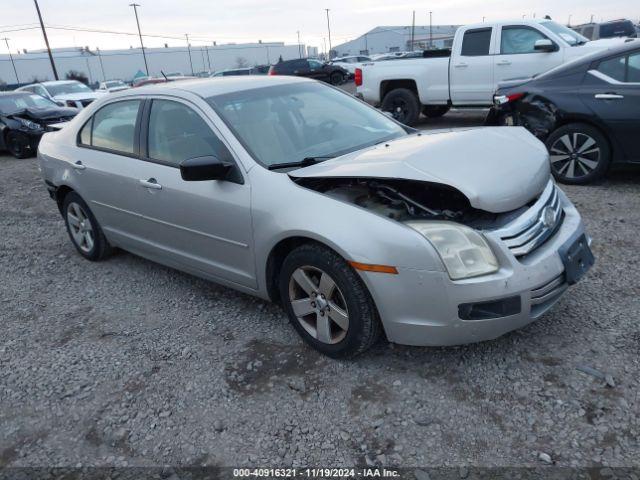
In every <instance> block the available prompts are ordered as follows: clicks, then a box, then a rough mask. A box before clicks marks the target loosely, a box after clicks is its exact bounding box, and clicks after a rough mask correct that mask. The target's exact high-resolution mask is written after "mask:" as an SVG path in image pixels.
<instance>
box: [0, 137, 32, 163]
mask: <svg viewBox="0 0 640 480" xmlns="http://www.w3.org/2000/svg"><path fill="white" fill-rule="evenodd" d="M6 145H7V150H9V153H10V154H11V155H13V156H14V157H16V158H19V159H23V158H29V157H30V156H31V155H32V151H31V146H30V145H29V139H28V138H27V137H26V136H25V135H23V134H21V133H19V132H9V133H8V134H7V138H6Z"/></svg>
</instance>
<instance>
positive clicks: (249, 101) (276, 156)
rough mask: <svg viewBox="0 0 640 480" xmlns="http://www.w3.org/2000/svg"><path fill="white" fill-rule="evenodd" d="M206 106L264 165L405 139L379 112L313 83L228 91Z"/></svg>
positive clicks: (346, 95) (332, 89)
mask: <svg viewBox="0 0 640 480" xmlns="http://www.w3.org/2000/svg"><path fill="white" fill-rule="evenodd" d="M207 102H208V103H209V104H210V105H211V106H212V107H213V108H214V109H215V110H216V112H217V113H218V115H220V116H221V117H222V119H223V120H224V122H225V123H226V124H227V126H228V127H229V128H230V129H231V130H233V132H234V133H235V135H236V137H237V138H238V140H240V142H241V143H242V144H243V145H244V147H245V148H246V149H247V150H248V151H249V153H251V155H252V156H253V157H254V158H255V159H256V161H258V162H259V163H261V164H262V165H264V166H267V167H268V166H273V165H277V164H282V163H291V162H299V161H302V160H303V159H305V158H308V157H335V156H338V155H343V154H345V153H349V152H352V151H355V150H359V149H361V148H364V147H367V146H370V145H374V144H376V143H379V142H384V141H386V140H391V139H393V138H398V137H401V136H404V135H407V132H406V131H405V130H404V129H403V128H402V127H401V126H400V125H399V124H397V123H396V122H395V121H393V120H391V119H389V118H388V117H386V116H385V115H384V114H382V113H380V112H378V111H376V110H374V109H373V108H371V107H369V106H367V105H365V104H363V103H362V102H360V101H358V100H356V99H355V98H353V97H352V96H350V95H348V94H345V93H342V92H340V91H338V90H336V89H334V88H332V87H328V86H326V85H322V84H320V83H315V82H309V83H306V82H305V83H298V84H287V85H275V86H271V87H264V88H256V89H253V90H244V91H239V92H233V93H228V94H225V95H217V96H214V97H210V98H208V99H207Z"/></svg>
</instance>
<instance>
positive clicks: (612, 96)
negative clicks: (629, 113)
mask: <svg viewBox="0 0 640 480" xmlns="http://www.w3.org/2000/svg"><path fill="white" fill-rule="evenodd" d="M594 97H595V98H597V99H598V100H620V99H621V98H624V95H618V94H617V93H596V94H595V95H594Z"/></svg>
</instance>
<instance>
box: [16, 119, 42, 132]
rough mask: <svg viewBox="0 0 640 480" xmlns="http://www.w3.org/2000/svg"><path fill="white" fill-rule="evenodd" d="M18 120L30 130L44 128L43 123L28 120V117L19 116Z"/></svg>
mask: <svg viewBox="0 0 640 480" xmlns="http://www.w3.org/2000/svg"><path fill="white" fill-rule="evenodd" d="M18 121H19V122H20V123H21V124H22V126H23V127H26V128H28V129H29V130H42V125H40V124H38V123H36V122H32V121H31V120H27V119H26V118H18Z"/></svg>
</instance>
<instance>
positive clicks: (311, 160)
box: [267, 155, 334, 170]
mask: <svg viewBox="0 0 640 480" xmlns="http://www.w3.org/2000/svg"><path fill="white" fill-rule="evenodd" d="M329 158H334V157H333V156H331V155H328V156H324V157H305V158H303V159H302V160H300V161H299V162H287V163H275V164H273V165H269V166H268V167H267V168H268V169H269V170H279V169H280V168H292V167H309V166H311V165H315V164H316V163H320V162H321V161H322V160H327V159H329Z"/></svg>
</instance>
